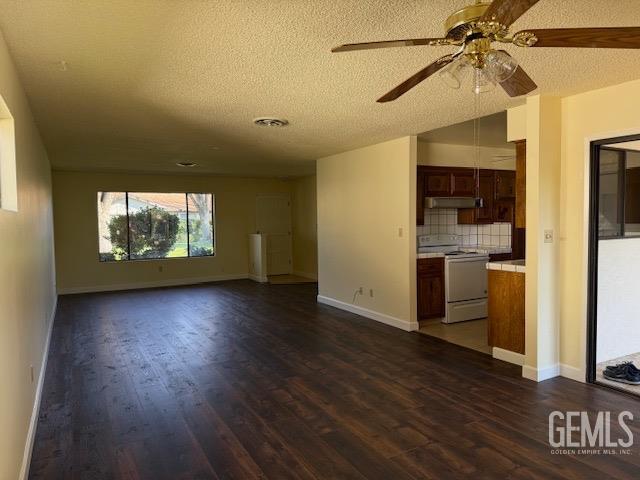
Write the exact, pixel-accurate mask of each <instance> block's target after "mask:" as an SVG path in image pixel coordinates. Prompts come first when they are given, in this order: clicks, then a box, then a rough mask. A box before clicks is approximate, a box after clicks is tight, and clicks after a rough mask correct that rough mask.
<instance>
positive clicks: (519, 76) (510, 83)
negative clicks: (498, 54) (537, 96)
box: [500, 50, 538, 97]
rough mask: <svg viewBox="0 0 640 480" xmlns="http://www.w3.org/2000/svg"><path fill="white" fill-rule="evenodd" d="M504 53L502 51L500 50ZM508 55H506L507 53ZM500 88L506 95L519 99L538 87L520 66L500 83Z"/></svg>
mask: <svg viewBox="0 0 640 480" xmlns="http://www.w3.org/2000/svg"><path fill="white" fill-rule="evenodd" d="M502 51H503V52H504V53H507V52H505V51H504V50H502ZM507 55H508V53H507ZM500 86H501V87H502V88H503V89H504V91H505V92H507V95H509V96H510V97H519V96H521V95H526V94H527V93H531V92H533V91H534V90H535V89H536V88H538V86H537V85H536V82H534V81H533V80H531V77H530V76H529V75H527V72H525V71H524V69H523V68H522V67H521V66H518V68H517V69H516V71H515V73H514V74H513V75H512V76H511V77H510V78H508V79H507V80H505V81H504V82H502V83H501V84H500Z"/></svg>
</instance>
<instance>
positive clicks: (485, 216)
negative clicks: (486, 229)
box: [476, 170, 495, 223]
mask: <svg viewBox="0 0 640 480" xmlns="http://www.w3.org/2000/svg"><path fill="white" fill-rule="evenodd" d="M478 187H479V188H478V192H479V193H480V198H482V208H477V209H476V223H493V198H494V195H495V184H494V181H493V172H492V171H491V170H481V171H480V178H479V179H478Z"/></svg>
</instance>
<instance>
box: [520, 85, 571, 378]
mask: <svg viewBox="0 0 640 480" xmlns="http://www.w3.org/2000/svg"><path fill="white" fill-rule="evenodd" d="M560 107H561V105H560V99H559V98H556V97H541V96H539V95H537V96H533V97H529V98H528V99H527V117H526V135H527V164H526V167H527V168H526V170H527V202H526V203H527V239H526V242H527V245H526V252H527V253H526V263H527V274H526V299H525V303H526V312H525V316H526V338H525V365H524V367H523V375H524V376H525V377H527V378H531V379H533V380H544V379H546V378H549V377H553V376H557V374H558V372H559V365H558V359H559V353H558V344H559V333H558V332H559V323H560V319H559V300H560V299H559V294H558V290H559V277H560V273H561V272H560V268H559V263H558V259H559V246H558V241H557V234H558V231H559V227H560V208H561V206H560V171H561V170H560V145H561V133H562V130H561V125H560V117H561V116H560ZM545 231H551V232H553V235H554V241H553V242H551V243H549V242H545V239H544V235H545Z"/></svg>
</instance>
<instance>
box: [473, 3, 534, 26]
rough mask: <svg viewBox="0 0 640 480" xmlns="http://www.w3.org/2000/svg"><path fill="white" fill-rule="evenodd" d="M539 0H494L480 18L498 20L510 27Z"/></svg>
mask: <svg viewBox="0 0 640 480" xmlns="http://www.w3.org/2000/svg"><path fill="white" fill-rule="evenodd" d="M536 3H538V0H494V1H493V3H492V4H491V5H490V6H489V8H488V9H487V11H486V12H484V15H483V16H482V18H481V19H480V21H482V22H498V23H500V24H501V25H504V26H505V27H509V26H510V25H511V24H512V23H513V22H515V21H516V20H517V19H519V18H520V17H521V16H522V15H523V14H524V13H525V12H526V11H527V10H529V9H530V8H531V7H533V6H534V5H535V4H536Z"/></svg>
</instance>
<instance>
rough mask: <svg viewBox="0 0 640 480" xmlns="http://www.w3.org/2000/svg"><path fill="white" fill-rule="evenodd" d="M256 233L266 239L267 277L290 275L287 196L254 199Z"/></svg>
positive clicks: (289, 215)
mask: <svg viewBox="0 0 640 480" xmlns="http://www.w3.org/2000/svg"><path fill="white" fill-rule="evenodd" d="M256 231H257V232H258V233H262V234H264V235H266V237H267V275H286V274H290V273H292V269H293V266H292V243H291V199H290V197H289V195H259V196H258V197H256Z"/></svg>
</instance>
